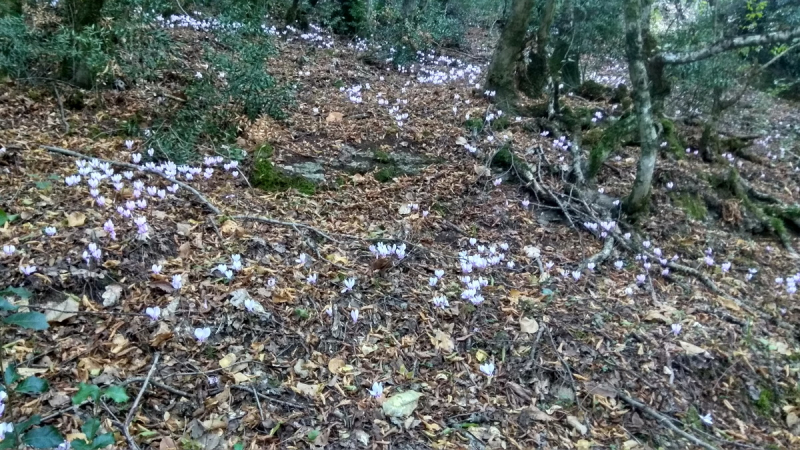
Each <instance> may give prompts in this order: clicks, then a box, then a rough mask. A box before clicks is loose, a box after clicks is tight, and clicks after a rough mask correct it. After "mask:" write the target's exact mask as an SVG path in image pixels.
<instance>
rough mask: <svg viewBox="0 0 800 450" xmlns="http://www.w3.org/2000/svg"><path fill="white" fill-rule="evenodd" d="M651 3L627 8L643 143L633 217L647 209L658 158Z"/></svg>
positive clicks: (629, 204) (630, 209)
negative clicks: (648, 20)
mask: <svg viewBox="0 0 800 450" xmlns="http://www.w3.org/2000/svg"><path fill="white" fill-rule="evenodd" d="M647 1H648V0H644V1H642V0H625V5H624V8H625V52H626V56H627V58H628V71H629V72H630V78H631V85H632V88H633V89H632V95H633V103H634V108H635V112H636V118H637V122H638V124H639V136H640V141H641V143H640V145H641V156H640V157H639V162H638V164H637V166H636V179H635V180H634V182H633V188H632V189H631V193H630V195H629V196H628V197H627V198H626V199H625V204H624V207H625V211H626V212H627V213H628V214H630V215H636V214H640V213H642V212H644V211H646V209H647V206H648V202H649V199H650V191H651V185H652V181H653V172H654V171H655V168H656V157H657V155H658V143H657V139H658V138H657V136H656V129H655V124H654V122H653V111H652V105H651V102H650V89H649V86H648V81H647V67H646V65H645V59H644V40H643V37H642V13H643V12H645V11H646V10H647V9H648V8H647V4H646V2H647ZM643 3H644V4H643ZM648 17H649V16H648Z"/></svg>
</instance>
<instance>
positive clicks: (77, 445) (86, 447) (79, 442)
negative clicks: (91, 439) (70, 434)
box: [69, 439, 92, 450]
mask: <svg viewBox="0 0 800 450" xmlns="http://www.w3.org/2000/svg"><path fill="white" fill-rule="evenodd" d="M69 445H70V447H71V448H72V450H92V445H91V444H89V443H88V442H86V441H84V440H83V439H75V440H74V441H72V442H70V443H69Z"/></svg>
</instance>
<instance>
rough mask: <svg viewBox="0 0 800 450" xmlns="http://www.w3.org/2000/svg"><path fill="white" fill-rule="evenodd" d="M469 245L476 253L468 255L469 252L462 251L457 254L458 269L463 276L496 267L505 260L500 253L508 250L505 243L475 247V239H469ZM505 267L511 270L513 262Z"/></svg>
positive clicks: (509, 262)
mask: <svg viewBox="0 0 800 450" xmlns="http://www.w3.org/2000/svg"><path fill="white" fill-rule="evenodd" d="M469 243H470V245H471V246H473V247H475V250H476V251H477V252H476V253H474V254H470V252H468V251H466V250H464V251H461V252H459V253H458V264H459V268H460V269H461V272H462V273H464V274H468V273H472V272H473V270H484V269H486V268H487V267H489V266H496V265H498V264H500V263H501V262H502V261H504V260H505V259H506V255H505V253H503V252H501V251H500V250H502V251H506V250H508V244H506V243H501V244H499V245H497V244H491V245H488V246H486V245H477V239H475V238H471V239H470V240H469ZM498 247H499V250H498ZM507 265H508V267H509V268H510V269H511V268H513V267H514V262H513V261H508V263H507Z"/></svg>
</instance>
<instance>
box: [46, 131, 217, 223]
mask: <svg viewBox="0 0 800 450" xmlns="http://www.w3.org/2000/svg"><path fill="white" fill-rule="evenodd" d="M41 147H42V148H43V149H45V150H47V151H49V152H52V153H58V154H61V155H66V156H71V157H73V158H79V159H85V160H91V159H96V160H98V161H100V162H104V163H108V164H111V165H112V166H117V167H125V168H126V169H131V170H135V171H137V172H145V173H151V174H153V175H158V176H160V177H161V178H164V179H165V180H168V181H170V182H172V183H175V184H177V185H178V186H180V187H182V188H183V189H186V190H187V191H189V192H191V193H192V194H194V196H195V197H197V199H198V200H199V201H200V203H202V204H204V205H205V206H206V207H207V208H208V209H210V210H211V212H213V213H214V214H216V215H221V214H222V211H220V209H219V208H217V207H216V206H214V205H213V204H212V203H211V202H209V201H208V199H206V198H205V197H204V196H203V194H201V193H200V192H199V191H198V190H197V189H195V188H193V187H191V186H189V185H188V184H186V183H184V182H182V181H178V180H176V179H174V178H170V177H168V176H166V175H164V174H163V173H160V172H156V171H155V170H150V169H148V168H146V167H142V166H138V165H136V164H131V163H125V162H120V161H112V160H109V159H102V158H95V157H93V156H86V155H84V154H82V153H78V152H73V151H72V150H67V149H65V148H61V147H53V146H50V145H42V146H41Z"/></svg>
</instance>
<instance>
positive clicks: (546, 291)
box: [542, 288, 554, 297]
mask: <svg viewBox="0 0 800 450" xmlns="http://www.w3.org/2000/svg"><path fill="white" fill-rule="evenodd" d="M553 294H554V292H553V291H552V289H547V288H544V289H542V295H546V296H548V297H550V296H551V295H553Z"/></svg>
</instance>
